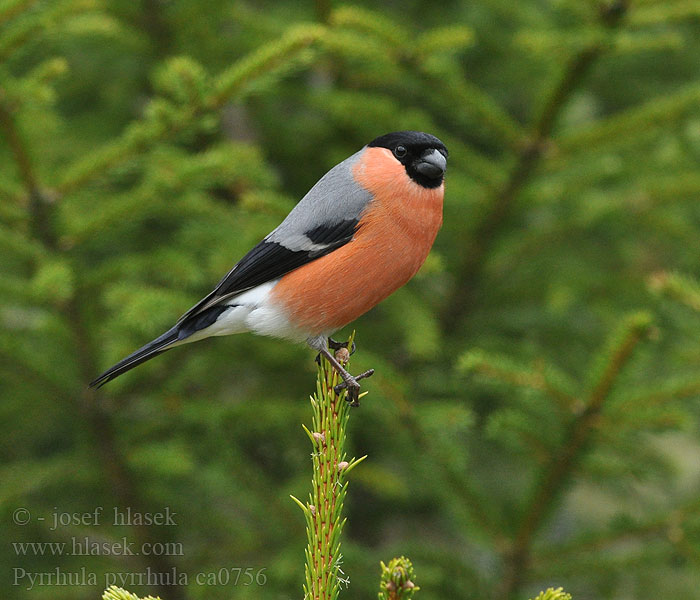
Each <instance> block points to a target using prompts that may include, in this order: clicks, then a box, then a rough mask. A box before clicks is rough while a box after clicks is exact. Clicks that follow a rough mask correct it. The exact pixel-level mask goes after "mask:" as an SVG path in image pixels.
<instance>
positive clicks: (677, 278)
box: [649, 272, 700, 312]
mask: <svg viewBox="0 0 700 600" xmlns="http://www.w3.org/2000/svg"><path fill="white" fill-rule="evenodd" d="M649 287H650V288H651V290H652V291H653V292H656V293H658V294H664V295H666V296H668V297H669V298H673V299H674V300H676V301H678V302H681V303H682V304H685V305H686V306H687V307H689V308H691V309H693V310H694V311H697V312H700V282H698V281H696V280H695V279H693V278H692V277H688V276H687V275H682V274H681V273H665V272H661V273H656V274H654V275H652V276H651V277H650V278H649Z"/></svg>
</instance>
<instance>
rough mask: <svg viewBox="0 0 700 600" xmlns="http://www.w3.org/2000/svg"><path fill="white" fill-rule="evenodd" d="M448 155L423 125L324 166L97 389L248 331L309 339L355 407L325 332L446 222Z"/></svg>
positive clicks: (379, 293) (370, 300)
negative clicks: (196, 346)
mask: <svg viewBox="0 0 700 600" xmlns="http://www.w3.org/2000/svg"><path fill="white" fill-rule="evenodd" d="M447 158H448V151H447V148H446V147H445V145H444V144H443V143H442V142H441V141H440V140H439V139H438V138H437V137H435V136H433V135H431V134H428V133H423V132H420V131H396V132H393V133H387V134H385V135H381V136H379V137H377V138H375V139H374V140H372V141H371V142H370V143H368V144H367V145H366V146H364V147H363V148H361V149H360V150H359V151H357V152H355V153H354V154H352V155H351V156H349V157H348V158H346V159H345V160H343V161H342V162H340V163H338V164H337V165H336V166H334V167H333V168H331V169H330V171H328V172H327V173H326V174H325V175H323V177H321V179H319V180H318V182H317V183H316V184H315V185H314V186H313V187H312V188H311V189H310V190H309V192H308V193H307V194H306V195H305V196H304V197H303V198H302V199H301V200H300V201H299V202H298V204H296V206H295V207H294V208H293V209H292V210H291V211H290V213H289V214H288V215H287V217H286V218H285V219H284V220H283V221H282V223H280V225H279V226H278V227H277V228H276V229H274V230H273V231H272V232H271V233H270V234H268V235H267V236H266V237H265V238H264V239H263V240H262V241H261V242H260V243H259V244H257V245H256V246H255V247H254V248H253V249H252V250H250V251H249V252H248V253H247V254H246V255H245V256H243V258H241V259H240V260H239V261H238V262H237V263H236V264H235V265H234V267H233V268H232V269H231V270H230V271H229V272H228V273H227V274H226V276H224V277H223V279H221V281H220V282H219V283H218V285H216V287H215V288H214V289H213V290H212V291H211V292H210V293H209V294H208V295H207V296H205V297H204V298H202V299H201V300H200V301H199V302H197V304H195V305H194V306H193V307H192V308H190V309H189V310H188V311H187V312H186V313H185V314H183V315H182V316H181V317H180V319H179V320H178V321H177V322H176V323H175V325H174V326H173V327H171V328H170V329H169V330H168V331H166V332H165V333H163V334H162V335H160V336H158V337H157V338H155V339H154V340H152V341H150V342H149V343H147V344H146V345H144V346H142V347H141V348H139V349H138V350H136V351H134V352H132V353H131V354H129V355H128V356H127V357H125V358H124V359H122V360H120V361H119V362H118V363H116V364H115V365H113V366H112V367H110V368H109V369H107V370H106V371H105V372H104V373H102V374H101V375H100V376H99V377H97V378H96V379H95V380H94V381H92V382H91V383H90V384H89V385H90V387H100V386H102V385H104V384H105V383H107V382H109V381H111V380H112V379H114V378H115V377H118V376H119V375H122V374H123V373H126V372H127V371H129V370H131V369H133V368H134V367H136V366H138V365H140V364H141V363H143V362H145V361H147V360H150V359H151V358H154V357H155V356H157V355H159V354H162V353H163V352H166V351H168V350H170V349H172V348H175V347H176V346H181V345H183V344H188V343H191V342H195V341H198V340H201V339H204V338H208V337H212V336H221V335H229V334H235V333H242V332H246V331H249V332H253V333H256V334H259V335H266V336H273V337H277V338H283V339H287V340H291V341H294V342H306V343H307V344H308V345H309V346H310V347H311V348H312V349H314V350H316V351H317V352H318V354H319V355H323V356H324V357H325V358H326V359H327V360H328V361H329V362H330V364H331V365H332V367H333V368H334V369H335V370H336V371H337V372H338V374H339V375H340V378H341V379H342V383H341V384H339V385H338V386H336V393H341V391H342V389H343V388H347V395H346V399H347V400H348V401H349V402H350V404H351V405H353V406H357V405H358V398H359V390H360V384H359V383H358V382H359V380H361V379H364V378H366V377H369V376H370V375H371V374H372V373H373V372H374V371H373V370H369V371H366V372H364V373H361V374H359V375H356V376H353V375H351V374H350V373H349V372H348V371H347V370H346V369H345V368H344V367H343V365H342V364H341V363H340V361H338V360H336V358H335V356H334V355H333V354H331V352H330V351H329V348H330V349H335V348H337V347H339V346H341V345H342V344H338V343H337V342H334V341H333V340H332V339H331V338H330V336H331V335H332V334H333V333H334V332H336V331H337V330H339V329H341V328H342V327H344V326H345V325H347V324H349V323H351V322H352V321H354V320H355V319H357V318H358V317H359V316H361V315H362V314H364V313H365V312H367V311H368V310H370V309H371V308H372V307H374V306H375V305H376V304H378V303H379V302H380V301H382V300H384V299H385V298H386V297H387V296H389V295H390V294H392V293H393V292H394V291H396V290H397V289H398V288H400V287H401V286H403V285H404V284H405V283H407V282H408V281H409V280H410V279H411V278H412V277H413V276H414V275H415V274H416V272H417V271H418V270H419V268H420V267H421V265H422V264H423V262H424V261H425V259H426V258H427V256H428V253H429V252H430V249H431V248H432V245H433V242H434V240H435V238H436V236H437V233H438V230H439V229H440V227H441V226H442V206H443V197H444V189H445V186H444V176H445V171H446V168H447Z"/></svg>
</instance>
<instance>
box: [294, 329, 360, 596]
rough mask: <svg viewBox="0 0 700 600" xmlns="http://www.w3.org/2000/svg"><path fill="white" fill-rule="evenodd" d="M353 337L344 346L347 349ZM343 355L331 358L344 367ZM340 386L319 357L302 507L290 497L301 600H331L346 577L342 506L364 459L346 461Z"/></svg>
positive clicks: (346, 412) (346, 413)
mask: <svg viewBox="0 0 700 600" xmlns="http://www.w3.org/2000/svg"><path fill="white" fill-rule="evenodd" d="M353 338H354V334H353V335H352V336H350V340H349V342H348V345H350V346H351V345H352V342H353ZM348 356H349V354H348V352H347V350H344V349H343V350H339V351H338V352H336V358H337V359H338V360H340V361H341V362H342V361H344V362H347V357H348ZM339 383H340V378H339V375H338V372H337V371H336V370H335V369H333V367H332V366H331V365H330V363H329V362H328V361H327V360H326V359H325V358H323V357H321V358H320V362H319V366H318V378H317V381H316V394H315V395H314V396H312V398H311V408H312V410H313V417H312V424H311V429H309V428H307V427H304V431H305V432H306V434H307V435H308V437H309V440H310V441H311V444H312V447H313V449H314V451H313V453H312V455H311V457H312V463H313V477H312V481H311V492H310V493H309V500H308V502H307V503H306V504H304V503H302V502H301V501H300V500H298V499H297V498H295V497H294V496H292V499H293V500H294V501H295V502H296V503H297V504H298V505H299V507H300V508H301V510H302V511H303V513H304V517H305V518H306V535H307V539H308V544H307V547H306V551H305V555H306V564H305V568H304V573H305V581H304V586H303V587H304V598H305V599H306V600H335V598H337V597H338V594H339V592H340V588H341V586H342V585H345V586H347V585H348V583H349V578H348V577H347V575H346V574H345V573H344V572H343V569H342V567H341V565H342V563H343V555H342V554H341V553H340V536H341V534H342V531H343V526H344V525H345V521H346V518H343V516H342V513H343V503H344V501H345V495H346V493H347V489H348V481H347V476H348V474H349V473H350V471H351V470H352V469H354V468H355V467H356V466H357V465H358V464H359V463H360V462H362V461H363V460H364V459H365V458H366V457H365V456H363V457H361V458H357V459H356V458H353V459H351V460H349V461H348V460H346V452H345V441H346V438H347V424H348V418H349V416H350V406H349V404H348V402H347V401H346V399H345V397H346V395H347V391H343V393H342V394H341V395H337V394H336V393H335V391H334V387H335V386H336V385H338V384H339Z"/></svg>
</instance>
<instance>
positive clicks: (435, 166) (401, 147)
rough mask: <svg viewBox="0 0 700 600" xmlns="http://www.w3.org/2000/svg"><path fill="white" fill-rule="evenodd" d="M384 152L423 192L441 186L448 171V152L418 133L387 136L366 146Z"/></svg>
mask: <svg viewBox="0 0 700 600" xmlns="http://www.w3.org/2000/svg"><path fill="white" fill-rule="evenodd" d="M367 145H368V146H370V147H375V148H387V149H389V150H391V152H392V153H393V154H394V157H395V158H396V160H398V161H399V162H400V163H401V164H402V165H403V166H404V167H405V168H406V173H408V176H409V177H410V178H411V179H412V180H413V181H415V182H416V183H418V184H420V185H422V186H423V187H426V188H436V187H439V186H440V185H441V184H442V180H443V177H444V175H445V169H446V168H447V148H445V144H443V143H442V142H441V141H440V140H439V139H437V138H436V137H435V136H434V135H430V134H429V133H423V132H421V131H396V132H394V133H387V134H386V135H382V136H380V137H378V138H377V139H375V140H373V141H371V142H370V143H369V144H367Z"/></svg>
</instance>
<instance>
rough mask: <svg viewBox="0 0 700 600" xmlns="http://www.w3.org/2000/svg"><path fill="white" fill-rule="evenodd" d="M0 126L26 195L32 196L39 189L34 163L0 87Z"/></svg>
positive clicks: (4, 93)
mask: <svg viewBox="0 0 700 600" xmlns="http://www.w3.org/2000/svg"><path fill="white" fill-rule="evenodd" d="M0 127H1V128H2V130H3V131H4V133H5V138H6V139H7V143H8V145H9V147H10V150H11V151H12V155H13V157H14V159H15V164H16V165H17V170H18V171H19V174H20V178H21V179H22V182H23V185H24V188H25V190H26V192H27V195H28V196H32V195H33V194H34V193H36V192H37V191H38V189H39V184H38V182H37V176H36V173H35V172H34V165H33V163H32V159H31V158H30V156H29V150H28V149H27V146H26V144H25V143H24V140H23V139H22V136H21V135H20V132H19V130H18V128H17V123H16V122H15V117H14V114H13V109H12V108H11V107H10V106H9V105H8V98H7V94H6V92H5V90H4V89H3V88H1V87H0Z"/></svg>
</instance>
